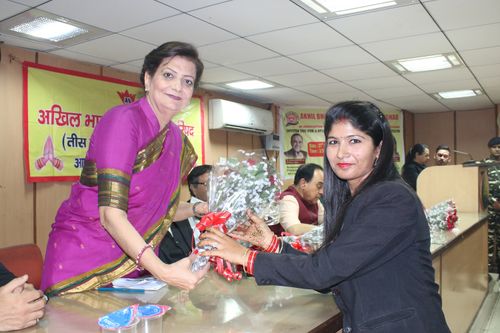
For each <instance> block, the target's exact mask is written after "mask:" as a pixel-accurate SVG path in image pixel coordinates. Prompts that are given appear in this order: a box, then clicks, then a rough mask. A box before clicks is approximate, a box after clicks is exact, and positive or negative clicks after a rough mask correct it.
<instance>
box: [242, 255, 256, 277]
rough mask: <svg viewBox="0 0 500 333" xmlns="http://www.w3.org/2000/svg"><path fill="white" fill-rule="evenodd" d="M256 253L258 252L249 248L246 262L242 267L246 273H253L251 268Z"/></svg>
mask: <svg viewBox="0 0 500 333" xmlns="http://www.w3.org/2000/svg"><path fill="white" fill-rule="evenodd" d="M257 253H258V252H257V251H254V250H250V254H249V255H248V257H247V263H246V265H245V266H244V267H243V269H244V271H245V272H246V273H247V274H251V275H253V268H254V264H255V258H256V257H257Z"/></svg>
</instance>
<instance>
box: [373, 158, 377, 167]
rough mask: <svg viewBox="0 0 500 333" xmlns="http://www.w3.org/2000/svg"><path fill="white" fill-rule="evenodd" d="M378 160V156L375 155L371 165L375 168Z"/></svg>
mask: <svg viewBox="0 0 500 333" xmlns="http://www.w3.org/2000/svg"><path fill="white" fill-rule="evenodd" d="M377 162H378V157H375V160H374V161H373V167H374V168H375V167H376V166H377Z"/></svg>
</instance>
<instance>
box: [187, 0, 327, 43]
mask: <svg viewBox="0 0 500 333" xmlns="http://www.w3.org/2000/svg"><path fill="white" fill-rule="evenodd" d="M190 14H191V15H194V16H196V17H198V18H200V19H202V20H204V21H207V22H210V23H212V24H215V25H216V26H218V27H221V28H223V29H226V30H229V31H232V32H233V33H235V34H237V35H240V36H248V35H253V34H258V33H262V32H268V31H271V30H277V29H283V28H287V27H291V26H297V25H302V24H308V23H313V22H318V19H316V18H315V17H313V16H312V15H310V14H308V13H307V12H306V11H304V10H302V9H301V8H299V7H298V6H297V5H295V4H294V3H292V2H289V1H287V0H273V1H269V0H252V1H247V0H235V1H228V2H224V3H221V4H217V5H214V6H210V7H206V8H203V9H198V10H194V11H192V12H190Z"/></svg>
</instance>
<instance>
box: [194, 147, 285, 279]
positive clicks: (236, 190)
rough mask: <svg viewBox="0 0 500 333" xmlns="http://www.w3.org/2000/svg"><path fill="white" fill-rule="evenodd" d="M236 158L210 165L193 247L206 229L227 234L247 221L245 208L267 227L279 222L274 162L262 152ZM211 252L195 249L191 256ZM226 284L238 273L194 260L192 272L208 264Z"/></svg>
mask: <svg viewBox="0 0 500 333" xmlns="http://www.w3.org/2000/svg"><path fill="white" fill-rule="evenodd" d="M238 153H239V155H238V156H237V157H232V158H228V159H227V160H226V161H224V162H219V163H217V164H216V165H214V167H213V169H212V172H211V173H210V177H209V185H208V207H209V211H210V213H209V214H207V215H205V216H204V217H203V218H202V219H201V221H200V222H199V223H198V224H197V225H196V228H195V230H194V231H193V236H194V242H195V245H197V244H198V240H199V235H200V234H201V232H203V231H204V230H205V229H207V228H209V227H217V228H219V230H221V231H223V232H225V233H230V232H231V231H233V230H235V229H236V228H237V227H238V226H239V225H241V224H242V223H246V221H247V220H248V218H247V215H246V212H247V210H248V209H251V210H252V211H254V213H255V214H256V215H257V216H259V217H261V218H263V219H264V220H265V221H266V222H267V223H268V224H276V223H278V222H279V206H278V202H277V201H278V198H279V194H280V192H281V185H282V182H281V180H280V179H279V177H278V174H277V172H276V169H275V167H274V164H275V160H274V159H271V160H268V159H267V157H266V156H265V155H264V154H263V153H258V152H245V151H243V150H239V151H238ZM210 249H212V247H211V246H207V247H205V248H198V247H196V249H195V253H201V252H203V251H205V250H210ZM209 260H210V261H212V262H214V264H215V269H216V270H217V272H218V273H219V274H221V275H223V276H224V277H225V278H226V279H227V280H228V281H231V280H233V279H240V278H241V274H237V273H238V272H236V273H234V272H232V268H231V265H230V264H229V263H227V262H223V261H222V259H220V258H210V259H209V258H208V257H197V258H196V260H195V261H194V262H193V265H192V268H191V269H192V270H193V271H199V270H200V269H202V268H203V267H204V266H205V265H206V264H207V263H208V261H209Z"/></svg>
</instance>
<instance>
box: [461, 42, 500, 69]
mask: <svg viewBox="0 0 500 333" xmlns="http://www.w3.org/2000/svg"><path fill="white" fill-rule="evenodd" d="M460 55H461V56H462V59H464V61H465V62H466V64H467V66H484V65H493V64H500V46H495V47H489V48H484V49H477V50H468V51H462V52H460Z"/></svg>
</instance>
